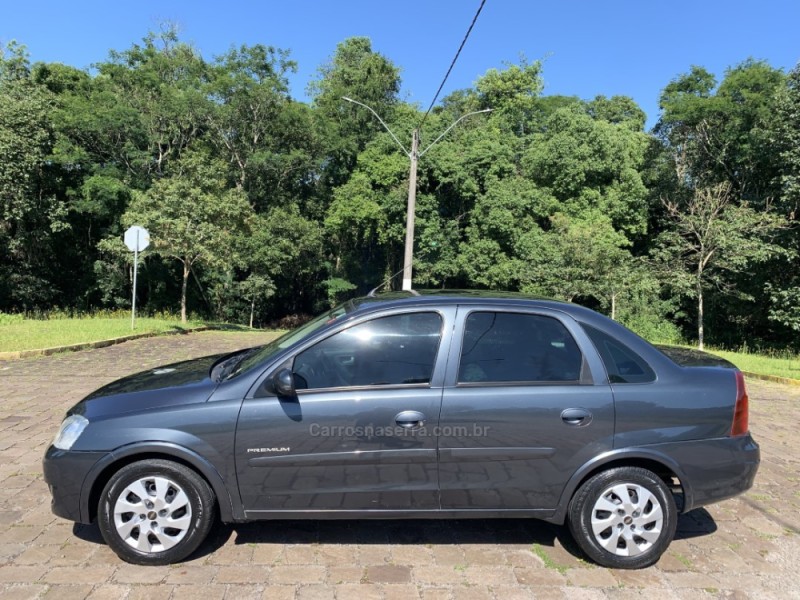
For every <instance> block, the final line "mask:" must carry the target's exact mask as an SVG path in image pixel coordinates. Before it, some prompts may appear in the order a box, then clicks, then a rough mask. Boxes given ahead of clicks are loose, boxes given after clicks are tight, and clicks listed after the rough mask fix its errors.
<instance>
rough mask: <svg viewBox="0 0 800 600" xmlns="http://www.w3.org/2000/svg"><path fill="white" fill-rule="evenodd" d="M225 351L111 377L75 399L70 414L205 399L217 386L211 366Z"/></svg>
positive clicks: (88, 415) (94, 413)
mask: <svg viewBox="0 0 800 600" xmlns="http://www.w3.org/2000/svg"><path fill="white" fill-rule="evenodd" d="M224 356H227V355H225V354H215V355H213V356H205V357H203V358H195V359H193V360H186V361H183V362H178V363H173V364H170V365H164V366H160V367H157V368H155V369H150V370H147V371H142V372H141V373H136V374H134V375H129V376H128V377H123V378H122V379H117V380H116V381H112V382H111V383H109V384H108V385H104V386H103V387H101V388H100V389H98V390H96V391H94V392H92V393H91V394H89V395H88V396H86V398H84V399H83V400H81V401H80V402H78V404H76V405H75V406H74V407H72V409H71V410H70V411H69V414H80V415H83V416H85V417H86V418H88V419H90V420H91V419H92V418H96V417H101V416H109V415H118V414H122V413H126V412H134V411H137V412H138V411H143V410H148V409H153V408H163V407H167V406H177V405H180V404H191V403H193V402H205V401H206V400H207V399H208V397H209V396H210V395H211V393H212V392H213V391H214V389H215V388H216V386H217V382H216V381H212V380H211V377H210V376H209V374H210V371H211V367H212V366H213V365H214V363H216V362H217V361H219V360H220V359H221V358H223V357H224Z"/></svg>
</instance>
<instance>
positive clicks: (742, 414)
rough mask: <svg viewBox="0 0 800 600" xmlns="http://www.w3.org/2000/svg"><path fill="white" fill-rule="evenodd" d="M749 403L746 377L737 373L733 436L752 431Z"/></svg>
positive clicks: (739, 372)
mask: <svg viewBox="0 0 800 600" xmlns="http://www.w3.org/2000/svg"><path fill="white" fill-rule="evenodd" d="M749 403H750V400H749V398H748V397H747V388H746V387H745V385H744V375H742V372H741V371H736V406H734V408H733V424H732V425H731V436H737V435H744V434H746V433H747V432H748V431H749V430H750V423H749V412H750V407H749V406H748V405H749Z"/></svg>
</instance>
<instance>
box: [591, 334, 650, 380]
mask: <svg viewBox="0 0 800 600" xmlns="http://www.w3.org/2000/svg"><path fill="white" fill-rule="evenodd" d="M581 326H582V327H583V330H584V331H585V332H586V335H588V336H589V339H591V340H592V343H593V344H594V346H595V348H597V352H598V353H599V354H600V358H601V359H603V364H604V365H605V367H606V372H607V373H608V380H609V381H610V382H611V383H649V382H651V381H655V380H656V374H655V371H653V369H652V368H651V367H650V365H648V364H647V362H646V361H645V360H644V359H643V358H642V357H641V356H639V355H638V354H637V353H636V352H634V351H633V350H631V349H630V348H629V347H628V346H626V345H625V344H623V343H622V342H620V341H619V340H617V339H615V338H614V337H612V336H610V335H608V334H607V333H603V332H602V331H600V330H599V329H595V328H594V327H592V326H591V325H586V324H585V323H581Z"/></svg>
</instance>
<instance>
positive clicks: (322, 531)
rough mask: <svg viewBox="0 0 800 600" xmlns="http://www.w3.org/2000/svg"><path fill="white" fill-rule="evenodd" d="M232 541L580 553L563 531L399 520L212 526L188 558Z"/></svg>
mask: <svg viewBox="0 0 800 600" xmlns="http://www.w3.org/2000/svg"><path fill="white" fill-rule="evenodd" d="M232 537H234V538H235V539H234V544H236V545H241V544H366V545H368V544H400V545H423V546H425V545H429V544H430V545H447V544H452V545H456V544H520V545H525V546H528V547H530V546H531V545H533V544H538V545H541V546H551V547H552V546H555V542H556V540H558V542H559V544H560V545H561V546H563V547H564V548H565V549H566V550H567V551H568V552H569V553H570V554H572V555H573V556H575V557H581V556H582V554H581V551H580V549H579V548H578V546H577V545H576V544H575V542H574V541H573V540H572V537H571V536H570V534H569V530H568V529H567V528H566V527H561V526H558V525H551V524H549V523H545V522H543V521H536V520H533V519H438V520H437V519H403V520H328V521H310V520H308V521H307V520H302V521H288V520H287V521H284V520H276V521H261V522H253V523H236V524H227V525H226V524H217V525H216V526H215V527H214V529H213V530H212V532H211V534H210V535H209V537H208V539H207V540H206V541H205V542H204V543H203V544H202V545H201V546H200V548H198V549H197V551H196V552H195V553H194V554H193V555H192V556H191V557H190V559H192V560H196V559H198V558H201V557H203V556H206V555H209V554H213V553H214V552H215V551H216V550H218V549H219V548H221V547H222V546H223V545H225V544H226V543H227V542H228V540H230V539H231V538H232Z"/></svg>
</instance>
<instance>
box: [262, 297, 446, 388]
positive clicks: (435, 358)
mask: <svg viewBox="0 0 800 600" xmlns="http://www.w3.org/2000/svg"><path fill="white" fill-rule="evenodd" d="M420 313H422V314H435V315H437V316H438V317H439V324H440V325H439V341H438V342H437V344H436V350H435V351H434V353H433V364H432V365H431V376H430V380H429V381H428V382H427V383H387V384H372V385H344V386H335V387H324V388H305V389H301V390H296V394H297V396H298V398H299V397H301V396H305V395H310V394H318V393H322V392H344V391H376V390H391V389H403V390H408V389H430V388H431V387H432V384H431V382H432V381H433V378H434V374H435V371H436V363H437V362H438V361H439V356H440V352H441V349H442V342H443V341H444V337H445V325H446V324H447V317H446V315H445V314H444V313H443V311H441V310H439V309H437V308H432V307H419V310H408V309H406V310H398V311H397V312H394V311H392V312H390V313H384V314H381V313H377V314H373V315H365V318H364V319H360V320H358V321H356V322H353V323H349V324H348V325H347V326H346V327H342V328H341V329H337V330H335V331H332V332H331V333H330V335H326V336H325V337H323V338H321V339H318V340H314V343H313V344H308V345H306V346H304V347H303V348H299V349H298V351H297V352H295V353H294V354H293V355H292V356H290V357H289V358H287V360H286V361H285V362H286V363H288V364H289V367H288V368H289V369H291V370H292V373H294V361H295V360H296V359H297V357H298V356H299V355H301V354H302V353H303V352H305V351H306V350H309V349H311V348H312V347H314V346H316V345H317V344H320V343H322V342H324V341H325V340H328V339H330V338H332V337H333V336H335V335H338V334H340V333H343V332H345V331H347V330H348V329H352V328H353V327H357V326H359V325H363V324H364V323H369V322H371V321H376V320H378V319H386V318H390V317H398V316H404V315H413V314H420ZM278 370H280V367H278V368H277V369H272V371H271V374H270V377H272V375H274V374H275V373H276V372H277V371H278Z"/></svg>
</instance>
